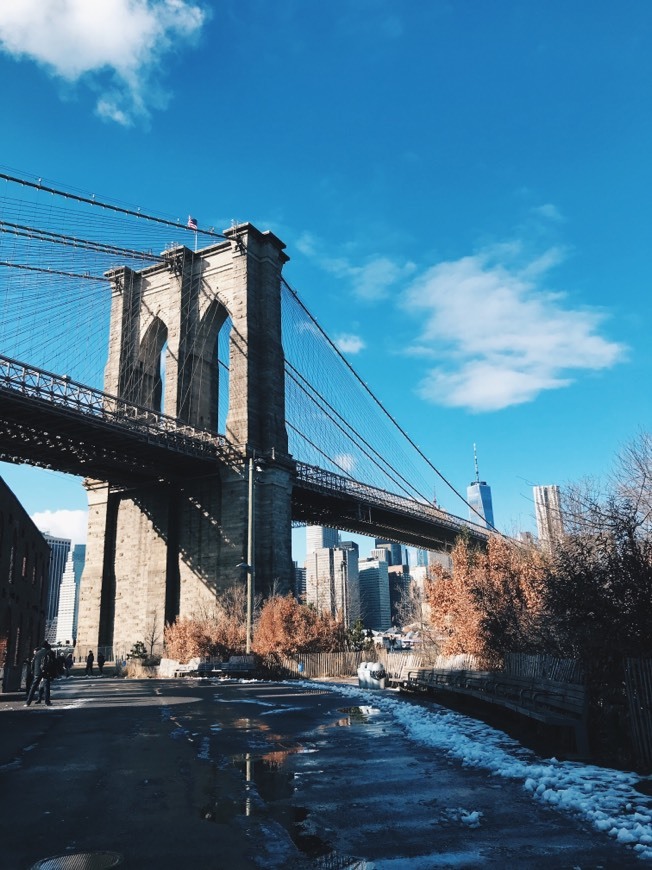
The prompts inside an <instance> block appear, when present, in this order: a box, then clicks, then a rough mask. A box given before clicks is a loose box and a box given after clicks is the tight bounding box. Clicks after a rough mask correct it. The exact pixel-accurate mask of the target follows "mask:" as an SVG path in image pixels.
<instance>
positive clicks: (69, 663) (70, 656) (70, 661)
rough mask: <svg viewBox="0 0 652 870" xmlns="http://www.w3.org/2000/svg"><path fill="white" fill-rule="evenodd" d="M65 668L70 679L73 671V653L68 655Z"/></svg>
mask: <svg viewBox="0 0 652 870" xmlns="http://www.w3.org/2000/svg"><path fill="white" fill-rule="evenodd" d="M64 666H65V668H66V677H69V676H70V671H71V670H72V653H68V655H67V656H66V658H65V661H64Z"/></svg>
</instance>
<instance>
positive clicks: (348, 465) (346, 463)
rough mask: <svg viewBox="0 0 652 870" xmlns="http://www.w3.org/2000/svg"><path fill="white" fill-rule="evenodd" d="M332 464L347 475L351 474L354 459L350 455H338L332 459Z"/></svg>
mask: <svg viewBox="0 0 652 870" xmlns="http://www.w3.org/2000/svg"><path fill="white" fill-rule="evenodd" d="M333 462H334V463H335V465H336V466H337V467H338V468H339V469H341V471H343V472H346V473H347V474H351V472H352V471H353V469H354V468H355V466H356V461H355V457H354V456H352V455H351V454H350V453H340V454H338V455H337V456H335V457H334V458H333Z"/></svg>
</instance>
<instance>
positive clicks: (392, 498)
mask: <svg viewBox="0 0 652 870" xmlns="http://www.w3.org/2000/svg"><path fill="white" fill-rule="evenodd" d="M296 475H297V479H298V480H300V481H301V483H302V484H304V486H307V487H309V488H312V489H315V490H317V491H319V492H324V493H329V492H339V493H342V495H345V496H351V497H353V498H355V499H357V500H359V501H362V502H366V503H368V504H371V505H382V506H383V507H386V508H389V509H390V510H395V511H397V512H398V513H401V514H409V515H410V516H413V517H415V518H418V519H422V520H423V519H426V520H432V522H434V523H437V524H438V525H440V526H445V527H446V528H449V529H452V530H455V531H461V530H462V529H463V528H465V529H469V530H470V531H471V532H472V533H473V534H474V535H479V536H482V537H485V538H486V537H489V530H488V529H486V528H485V527H484V526H480V525H477V524H476V523H472V522H471V521H470V520H464V519H462V518H461V517H456V516H455V515H454V514H449V513H448V512H447V511H444V510H441V508H438V507H435V506H434V505H431V504H428V502H425V501H423V502H422V501H417V500H416V499H410V498H405V497H403V496H400V495H396V494H395V493H392V492H388V491H387V490H385V489H379V488H378V487H375V486H369V485H367V484H366V483H361V482H360V481H358V480H353V479H351V478H348V477H343V476H342V475H340V474H334V473H333V472H332V471H326V470H325V469H323V468H319V467H318V466H316V465H306V464H305V463H304V462H297V464H296Z"/></svg>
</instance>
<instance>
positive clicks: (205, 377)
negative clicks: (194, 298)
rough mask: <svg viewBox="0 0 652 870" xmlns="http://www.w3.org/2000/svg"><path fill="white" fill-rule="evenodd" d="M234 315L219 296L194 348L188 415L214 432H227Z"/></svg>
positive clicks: (204, 320)
mask: <svg viewBox="0 0 652 870" xmlns="http://www.w3.org/2000/svg"><path fill="white" fill-rule="evenodd" d="M230 336H231V318H230V317H229V313H228V311H227V310H226V308H225V307H224V306H223V305H222V303H221V302H218V301H217V300H216V299H215V300H213V301H212V302H211V304H210V305H209V307H208V308H207V309H206V312H205V313H204V316H203V317H202V319H201V322H200V325H199V329H198V332H197V339H196V342H195V348H194V366H193V369H194V371H193V377H192V380H191V385H190V407H189V413H188V417H187V418H186V419H188V420H189V421H190V422H192V423H193V425H196V426H199V427H201V428H203V429H209V430H210V431H211V432H220V433H224V431H225V428H226V416H227V413H228V408H229V346H230Z"/></svg>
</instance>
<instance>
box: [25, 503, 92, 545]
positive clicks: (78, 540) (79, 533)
mask: <svg viewBox="0 0 652 870" xmlns="http://www.w3.org/2000/svg"><path fill="white" fill-rule="evenodd" d="M31 519H32V522H33V523H34V525H35V526H36V527H37V528H38V529H40V530H41V531H42V532H48V533H49V534H50V535H53V536H54V537H55V538H70V540H71V541H72V543H73V545H74V544H84V543H85V542H86V533H87V525H88V513H87V512H86V511H80V510H77V511H71V510H58V511H41V512H39V513H35V514H32V517H31Z"/></svg>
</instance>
